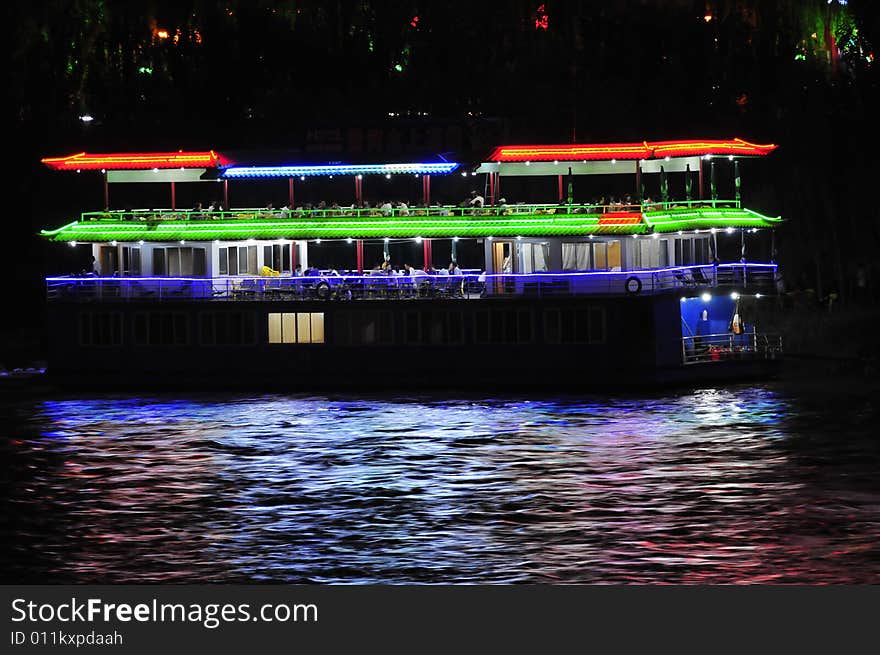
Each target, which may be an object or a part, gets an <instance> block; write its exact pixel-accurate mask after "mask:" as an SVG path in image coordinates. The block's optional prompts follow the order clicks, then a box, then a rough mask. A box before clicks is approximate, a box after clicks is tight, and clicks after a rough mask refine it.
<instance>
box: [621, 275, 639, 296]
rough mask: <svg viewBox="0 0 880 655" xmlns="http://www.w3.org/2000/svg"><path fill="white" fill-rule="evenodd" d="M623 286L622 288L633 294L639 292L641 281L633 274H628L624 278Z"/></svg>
mask: <svg viewBox="0 0 880 655" xmlns="http://www.w3.org/2000/svg"><path fill="white" fill-rule="evenodd" d="M623 287H624V289H626V292H627V293H631V294H633V295H635V294H637V293H639V292H641V290H642V281H641V280H640V279H639V278H637V277H636V276H635V275H630V276H629V277H628V278H626V282H624V283H623Z"/></svg>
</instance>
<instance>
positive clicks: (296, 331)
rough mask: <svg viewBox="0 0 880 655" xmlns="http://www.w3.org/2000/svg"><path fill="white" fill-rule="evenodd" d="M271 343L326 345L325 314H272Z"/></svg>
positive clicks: (270, 318)
mask: <svg viewBox="0 0 880 655" xmlns="http://www.w3.org/2000/svg"><path fill="white" fill-rule="evenodd" d="M269 343H324V313H323V312H298V313H295V312H284V313H280V312H271V313H270V314H269Z"/></svg>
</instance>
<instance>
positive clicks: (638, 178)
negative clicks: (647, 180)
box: [636, 159, 642, 204]
mask: <svg viewBox="0 0 880 655" xmlns="http://www.w3.org/2000/svg"><path fill="white" fill-rule="evenodd" d="M636 198H637V199H638V201H639V204H642V160H641V159H639V160H637V161H636Z"/></svg>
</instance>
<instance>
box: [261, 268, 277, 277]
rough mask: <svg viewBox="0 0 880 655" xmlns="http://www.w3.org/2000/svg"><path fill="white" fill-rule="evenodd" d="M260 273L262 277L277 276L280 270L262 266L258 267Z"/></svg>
mask: <svg viewBox="0 0 880 655" xmlns="http://www.w3.org/2000/svg"><path fill="white" fill-rule="evenodd" d="M260 275H262V276H263V277H278V276H279V275H281V271H276V270H274V269H272V268H269V267H268V266H263V268H261V269H260Z"/></svg>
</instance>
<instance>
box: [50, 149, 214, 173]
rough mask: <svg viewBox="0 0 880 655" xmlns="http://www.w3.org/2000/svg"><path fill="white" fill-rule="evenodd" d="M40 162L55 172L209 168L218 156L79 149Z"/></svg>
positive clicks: (211, 153) (192, 153)
mask: <svg viewBox="0 0 880 655" xmlns="http://www.w3.org/2000/svg"><path fill="white" fill-rule="evenodd" d="M40 161H41V162H43V163H44V164H46V166H48V167H49V168H54V169H55V170H56V171H75V170H96V169H97V170H100V169H103V170H111V171H113V170H140V169H150V168H211V167H214V166H217V164H218V163H219V162H220V157H219V155H217V153H216V152H214V151H213V150H209V151H207V152H183V151H182V150H181V151H179V152H120V153H113V154H106V155H90V154H88V153H85V152H80V153H78V154H75V155H68V156H67V157H46V158H45V159H41V160H40Z"/></svg>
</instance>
